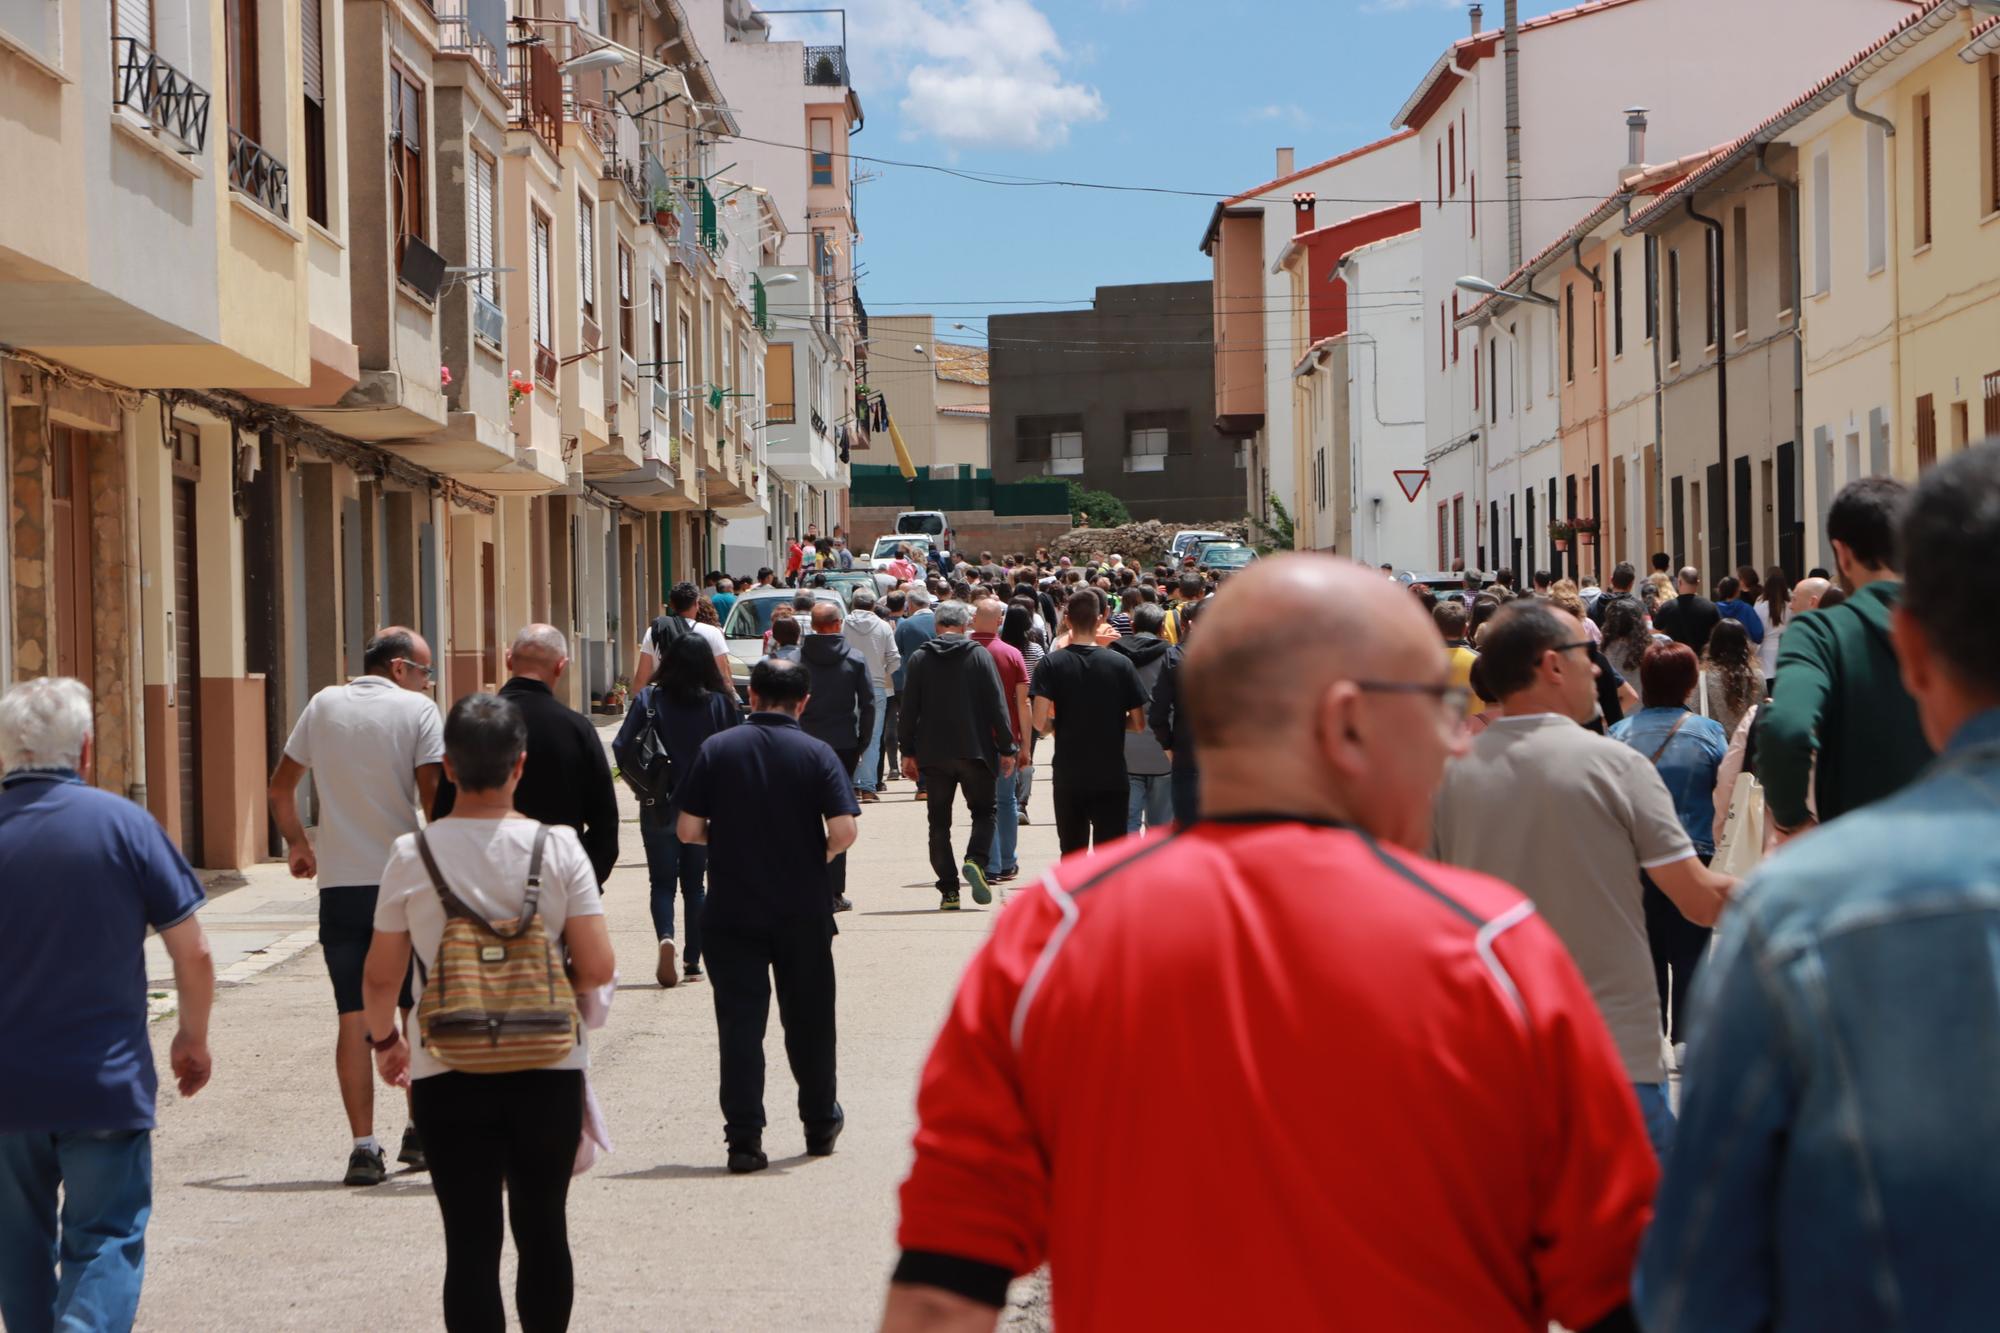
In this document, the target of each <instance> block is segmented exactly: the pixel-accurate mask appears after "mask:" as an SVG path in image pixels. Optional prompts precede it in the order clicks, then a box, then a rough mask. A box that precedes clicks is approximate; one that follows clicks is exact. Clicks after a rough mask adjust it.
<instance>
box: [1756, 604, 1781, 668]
mask: <svg viewBox="0 0 2000 1333" xmlns="http://www.w3.org/2000/svg"><path fill="white" fill-rule="evenodd" d="M1756 612H1757V619H1759V620H1761V621H1763V622H1764V641H1763V642H1762V643H1760V644H1758V645H1757V660H1758V661H1759V662H1760V663H1762V664H1763V667H1764V679H1766V680H1770V679H1771V678H1773V677H1774V676H1776V675H1777V674H1778V645H1779V644H1780V643H1782V642H1783V641H1784V638H1785V624H1786V622H1784V621H1779V622H1778V623H1777V624H1775V625H1774V624H1772V623H1771V604H1770V603H1769V602H1768V601H1765V600H1764V599H1763V598H1761V597H1760V598H1758V599H1757V606H1756Z"/></svg>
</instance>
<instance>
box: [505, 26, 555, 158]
mask: <svg viewBox="0 0 2000 1333" xmlns="http://www.w3.org/2000/svg"><path fill="white" fill-rule="evenodd" d="M515 24H516V27H517V30H518V31H520V32H522V33H524V34H525V33H526V32H527V28H526V25H524V24H522V23H521V21H520V20H519V19H516V20H515ZM507 45H508V47H509V50H508V52H507V100H508V101H509V102H510V103H511V104H512V106H513V114H512V116H511V117H510V121H509V123H510V124H512V125H513V127H514V128H515V129H522V130H533V131H534V132H535V133H536V134H537V135H538V136H539V137H540V138H541V141H542V142H543V143H544V144H546V145H547V146H548V147H549V149H550V151H552V152H553V151H556V150H559V149H560V148H561V147H562V141H563V79H562V71H561V70H560V69H559V68H557V65H556V57H555V53H554V52H553V51H551V50H549V48H548V47H547V46H546V45H544V44H543V43H542V42H540V41H539V40H537V39H535V38H534V37H532V36H525V35H524V36H521V37H517V38H515V39H514V40H513V41H511V42H509V43H508V44H507Z"/></svg>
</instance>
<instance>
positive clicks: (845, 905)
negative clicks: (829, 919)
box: [833, 893, 854, 912]
mask: <svg viewBox="0 0 2000 1333" xmlns="http://www.w3.org/2000/svg"><path fill="white" fill-rule="evenodd" d="M833 910H834V911H836V912H852V911H853V910H854V904H853V903H851V902H849V901H847V895H846V894H844V893H836V894H834V895H833Z"/></svg>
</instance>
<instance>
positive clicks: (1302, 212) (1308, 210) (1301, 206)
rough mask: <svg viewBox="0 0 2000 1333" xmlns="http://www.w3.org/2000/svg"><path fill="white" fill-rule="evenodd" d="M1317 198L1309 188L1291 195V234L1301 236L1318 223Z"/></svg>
mask: <svg viewBox="0 0 2000 1333" xmlns="http://www.w3.org/2000/svg"><path fill="white" fill-rule="evenodd" d="M1318 199H1319V196H1317V195H1315V194H1314V193H1313V192H1312V191H1311V190H1301V191H1299V192H1298V193H1297V194H1295V195H1293V196H1292V235H1294V236H1303V235H1305V234H1306V233H1307V232H1309V231H1311V230H1312V229H1313V228H1314V227H1315V226H1317V225H1319V224H1318V221H1317V218H1316V214H1317V212H1318V207H1319V205H1318Z"/></svg>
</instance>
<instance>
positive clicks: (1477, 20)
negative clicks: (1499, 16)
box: [1472, 5, 1486, 37]
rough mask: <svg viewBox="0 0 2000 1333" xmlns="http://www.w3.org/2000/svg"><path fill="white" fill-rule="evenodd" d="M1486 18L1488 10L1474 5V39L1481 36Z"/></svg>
mask: <svg viewBox="0 0 2000 1333" xmlns="http://www.w3.org/2000/svg"><path fill="white" fill-rule="evenodd" d="M1485 18H1486V10H1485V9H1484V8H1482V7H1481V6H1479V5H1474V6H1473V7H1472V35H1473V36H1474V37H1477V36H1478V35H1479V34H1480V31H1481V24H1482V21H1483V20H1484V19H1485Z"/></svg>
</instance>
